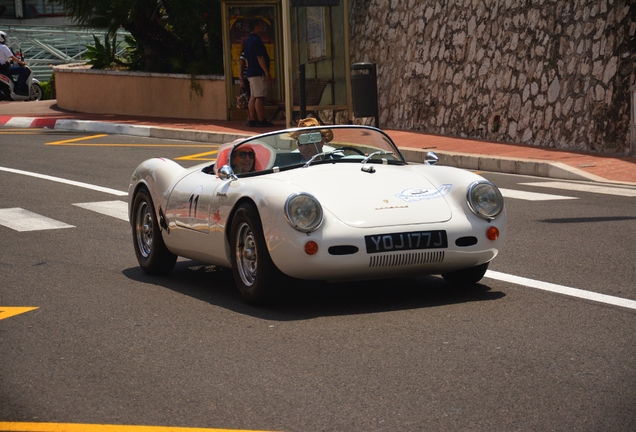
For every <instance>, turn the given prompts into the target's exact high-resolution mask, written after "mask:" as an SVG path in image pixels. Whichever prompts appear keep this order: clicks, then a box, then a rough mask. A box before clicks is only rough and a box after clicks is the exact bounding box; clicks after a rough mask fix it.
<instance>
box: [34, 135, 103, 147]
mask: <svg viewBox="0 0 636 432" xmlns="http://www.w3.org/2000/svg"><path fill="white" fill-rule="evenodd" d="M105 136H108V135H107V134H98V135H89V136H84V137H79V138H73V139H68V140H64V141H54V142H49V143H46V145H61V144H67V143H73V142H77V141H86V140H90V139H95V138H103V137H105Z"/></svg>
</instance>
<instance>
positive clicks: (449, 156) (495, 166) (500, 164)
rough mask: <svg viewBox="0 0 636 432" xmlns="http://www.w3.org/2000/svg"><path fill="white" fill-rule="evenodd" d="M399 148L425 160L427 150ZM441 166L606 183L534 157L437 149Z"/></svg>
mask: <svg viewBox="0 0 636 432" xmlns="http://www.w3.org/2000/svg"><path fill="white" fill-rule="evenodd" d="M400 151H401V152H402V155H403V156H404V158H405V159H406V160H407V161H408V162H413V163H425V158H426V153H428V150H424V149H414V148H408V147H401V148H400ZM434 153H435V154H436V155H437V156H438V157H439V163H440V165H446V166H452V167H456V168H463V169H467V170H471V171H489V172H498V173H504V174H518V175H528V176H533V177H547V178H553V179H560V180H585V181H593V182H602V183H605V182H607V180H606V179H604V178H602V177H599V176H596V175H594V174H590V173H588V172H585V171H583V170H580V169H578V168H573V167H571V166H569V165H566V164H564V163H561V162H544V161H537V160H533V159H521V158H501V157H498V156H492V155H487V156H484V155H479V154H469V153H454V152H448V151H435V152H434Z"/></svg>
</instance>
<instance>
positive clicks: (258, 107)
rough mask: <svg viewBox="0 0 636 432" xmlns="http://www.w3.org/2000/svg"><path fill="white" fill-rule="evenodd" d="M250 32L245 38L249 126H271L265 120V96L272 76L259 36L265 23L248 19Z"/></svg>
mask: <svg viewBox="0 0 636 432" xmlns="http://www.w3.org/2000/svg"><path fill="white" fill-rule="evenodd" d="M250 32H251V33H250V34H249V35H248V36H247V39H246V40H245V46H244V49H245V56H246V57H247V80H248V81H249V82H250V93H251V94H250V101H249V104H248V110H249V116H250V120H249V121H248V123H247V124H248V125H249V126H260V127H266V126H273V125H274V124H273V123H271V122H269V121H267V120H265V97H266V96H267V91H268V90H269V82H270V81H271V79H272V77H271V76H270V74H269V61H270V60H269V55H268V54H267V49H266V48H265V44H264V43H263V41H262V40H261V36H262V35H263V34H265V23H263V21H261V20H258V19H256V20H252V21H250Z"/></svg>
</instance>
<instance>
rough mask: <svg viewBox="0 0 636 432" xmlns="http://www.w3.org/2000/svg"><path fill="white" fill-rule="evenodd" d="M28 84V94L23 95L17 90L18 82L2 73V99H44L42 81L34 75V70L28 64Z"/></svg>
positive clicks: (0, 80) (0, 81) (0, 94)
mask: <svg viewBox="0 0 636 432" xmlns="http://www.w3.org/2000/svg"><path fill="white" fill-rule="evenodd" d="M24 68H25V69H26V71H27V74H28V75H27V79H26V85H27V88H28V89H29V94H28V95H21V94H17V93H16V92H15V87H16V82H15V81H14V80H13V79H12V77H10V76H6V75H2V74H0V100H13V101H32V100H36V101H37V100H40V99H42V87H41V86H40V82H39V81H38V80H37V79H35V78H34V77H33V71H32V70H31V68H29V67H28V66H25V67H24Z"/></svg>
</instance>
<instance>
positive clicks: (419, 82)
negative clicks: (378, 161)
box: [350, 0, 636, 154]
mask: <svg viewBox="0 0 636 432" xmlns="http://www.w3.org/2000/svg"><path fill="white" fill-rule="evenodd" d="M350 11H351V13H350V26H351V37H352V41H351V62H352V63H354V62H360V61H364V62H370V63H376V64H377V66H378V94H379V110H380V124H381V125H382V127H384V128H395V129H408V130H416V131H422V132H427V133H438V134H444V135H454V136H462V137H474V138H482V139H487V140H491V141H502V142H514V143H526V144H533V145H540V146H549V147H556V148H562V149H569V150H588V151H596V152H604V153H617V154H627V153H628V152H629V150H630V145H629V141H630V137H629V135H630V94H629V92H630V86H631V85H633V84H634V83H635V76H636V68H635V64H636V3H634V2H633V1H632V0H533V1H524V0H426V1H423V0H350Z"/></svg>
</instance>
